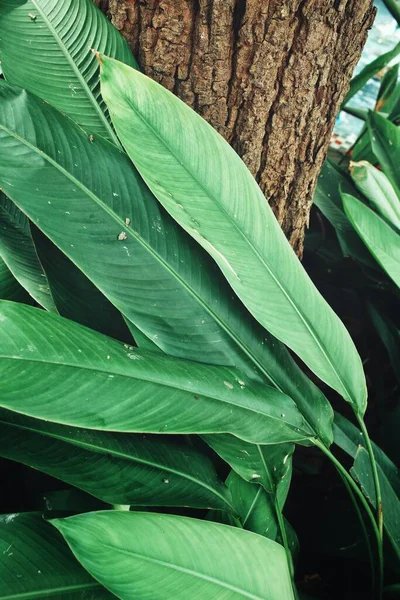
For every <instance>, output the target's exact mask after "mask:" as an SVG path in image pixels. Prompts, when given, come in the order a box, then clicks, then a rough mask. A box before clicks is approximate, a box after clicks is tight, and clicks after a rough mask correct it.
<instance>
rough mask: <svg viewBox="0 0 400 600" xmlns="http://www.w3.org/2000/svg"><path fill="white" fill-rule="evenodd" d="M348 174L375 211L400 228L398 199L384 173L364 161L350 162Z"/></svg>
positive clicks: (399, 202)
mask: <svg viewBox="0 0 400 600" xmlns="http://www.w3.org/2000/svg"><path fill="white" fill-rule="evenodd" d="M350 174H351V176H352V178H353V181H354V183H355V184H356V186H357V188H358V189H359V190H360V192H361V193H362V194H364V196H365V197H366V198H368V200H369V201H370V203H371V204H372V206H373V207H374V208H375V209H376V211H377V212H378V213H379V214H380V215H381V216H382V217H383V218H384V219H386V220H387V221H388V222H389V223H390V224H391V225H394V227H397V229H399V230H400V199H399V198H398V197H397V195H396V192H395V191H394V189H393V186H392V184H391V183H390V181H389V180H388V178H387V177H386V175H385V174H384V173H382V172H381V171H379V170H378V169H377V168H376V167H373V166H372V165H371V164H370V163H368V162H366V161H361V162H358V163H355V162H351V163H350Z"/></svg>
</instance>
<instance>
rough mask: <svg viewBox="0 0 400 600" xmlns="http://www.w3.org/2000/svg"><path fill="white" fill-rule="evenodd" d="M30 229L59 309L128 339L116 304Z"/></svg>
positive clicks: (39, 234) (38, 232) (89, 325)
mask: <svg viewBox="0 0 400 600" xmlns="http://www.w3.org/2000/svg"><path fill="white" fill-rule="evenodd" d="M31 230H32V236H33V240H34V243H35V247H36V250H37V253H38V256H39V259H40V262H41V263H42V265H43V268H44V270H45V272H46V275H47V278H48V281H49V286H50V290H51V295H52V297H53V299H54V302H55V304H56V306H57V310H58V313H59V314H60V315H61V316H62V317H66V318H67V319H72V320H73V321H76V322H77V323H80V324H81V325H85V326H86V327H90V329H95V330H96V331H99V332H100V333H104V334H105V335H109V336H111V337H113V338H116V339H118V340H121V341H123V342H129V343H131V342H132V335H131V334H130V332H129V330H128V328H127V326H126V324H125V321H124V319H123V317H122V316H121V313H120V312H119V311H118V310H117V309H116V308H115V306H113V305H112V304H111V302H110V301H109V300H107V298H106V297H105V296H104V294H102V293H101V292H100V291H99V290H98V289H97V288H96V287H95V285H94V284H93V283H92V282H91V281H90V279H88V278H87V277H86V276H85V275H84V274H83V273H82V271H81V270H80V269H79V268H78V267H77V266H75V265H74V263H73V262H71V261H70V260H69V259H68V258H67V257H66V256H65V254H63V253H62V252H61V251H60V250H59V249H58V248H57V246H55V245H54V244H53V243H52V242H51V241H50V240H49V239H48V238H46V237H45V236H44V235H43V234H42V232H41V231H40V230H39V229H38V228H37V227H35V225H32V224H31ZM94 307H95V310H94Z"/></svg>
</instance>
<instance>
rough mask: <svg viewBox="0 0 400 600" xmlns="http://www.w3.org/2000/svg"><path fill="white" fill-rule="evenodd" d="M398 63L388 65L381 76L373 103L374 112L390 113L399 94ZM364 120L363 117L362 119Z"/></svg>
mask: <svg viewBox="0 0 400 600" xmlns="http://www.w3.org/2000/svg"><path fill="white" fill-rule="evenodd" d="M398 79H399V63H397V64H396V65H393V67H389V68H388V69H387V71H386V73H385V74H384V76H383V77H382V82H381V85H380V88H379V92H378V96H377V99H376V104H375V111H376V112H383V113H385V114H386V115H388V114H389V113H391V111H392V109H393V107H394V106H395V104H396V102H397V100H398V98H399V96H400V85H399V84H398ZM364 120H365V119H364Z"/></svg>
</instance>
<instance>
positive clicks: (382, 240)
mask: <svg viewBox="0 0 400 600" xmlns="http://www.w3.org/2000/svg"><path fill="white" fill-rule="evenodd" d="M342 199H343V204H344V209H345V211H346V214H347V216H348V217H349V219H350V221H351V223H352V225H353V227H354V229H355V230H356V231H357V233H358V235H359V236H360V238H361V239H362V240H363V242H364V244H365V245H366V246H367V248H368V250H369V251H370V252H371V254H372V255H373V256H374V257H375V258H376V260H377V261H378V263H379V264H380V265H381V267H382V268H383V269H384V270H385V271H386V273H387V274H388V275H389V277H391V278H392V279H393V281H394V282H395V283H396V285H397V286H398V287H400V235H399V234H398V233H396V231H394V230H393V229H392V228H391V227H390V225H387V223H386V222H385V221H384V220H383V219H381V217H379V216H378V215H377V214H376V213H375V212H374V211H373V210H371V209H370V208H368V206H366V205H365V204H363V203H362V202H360V201H359V200H356V198H353V196H350V195H349V194H342Z"/></svg>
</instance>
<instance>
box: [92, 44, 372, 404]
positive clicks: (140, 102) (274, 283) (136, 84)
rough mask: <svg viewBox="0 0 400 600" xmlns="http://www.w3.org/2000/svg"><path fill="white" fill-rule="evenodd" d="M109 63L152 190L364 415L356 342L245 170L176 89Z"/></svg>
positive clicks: (254, 307)
mask: <svg viewBox="0 0 400 600" xmlns="http://www.w3.org/2000/svg"><path fill="white" fill-rule="evenodd" d="M101 61H102V70H101V82H102V84H101V90H102V95H103V98H104V99H105V101H106V103H107V106H108V108H109V111H110V115H111V118H112V121H113V124H114V126H115V128H116V131H117V133H118V135H119V137H120V139H121V141H122V143H123V145H124V147H125V149H126V151H127V153H128V155H129V156H130V158H131V159H132V161H133V162H134V164H135V165H136V166H137V168H138V170H139V172H140V173H141V175H142V176H143V178H144V179H145V181H146V183H147V184H148V186H149V187H150V189H151V190H152V192H153V193H154V194H155V196H156V197H157V198H158V200H159V201H160V202H161V204H162V205H163V206H164V207H165V208H166V209H167V210H168V212H169V213H170V214H171V215H172V216H173V218H174V219H175V220H176V221H177V222H178V223H179V224H180V225H181V226H182V227H183V228H184V229H185V230H186V231H187V232H188V233H189V234H190V235H191V236H192V237H193V238H194V239H195V240H196V241H197V242H198V243H199V244H200V245H201V246H202V247H203V248H204V249H205V250H206V251H207V252H208V253H209V254H210V255H211V256H212V257H213V259H214V260H215V261H216V263H217V264H218V266H219V267H220V269H221V270H222V272H223V273H224V275H225V277H226V279H227V280H228V282H229V283H230V285H231V286H232V288H233V289H234V290H235V292H236V293H237V295H238V296H239V298H240V299H241V300H242V301H243V303H244V304H245V305H246V306H247V308H248V309H249V311H250V312H251V313H252V314H253V315H254V317H255V318H256V319H257V320H258V321H259V322H260V323H261V324H262V325H263V326H264V327H266V329H268V330H269V331H270V332H271V333H272V334H273V335H274V336H275V337H277V338H278V339H280V340H281V341H283V342H284V343H285V344H287V345H288V346H289V347H290V348H291V349H292V350H294V352H296V353H297V354H298V355H299V356H300V357H301V358H302V360H303V361H304V362H305V363H306V364H307V365H308V366H309V367H310V368H311V369H312V370H313V371H314V372H315V373H316V374H317V375H318V376H319V377H320V378H321V379H322V380H323V381H325V382H326V383H328V384H329V385H330V386H331V387H333V388H334V389H336V390H337V391H338V392H339V393H340V394H342V395H343V397H344V398H345V399H346V400H347V401H348V402H350V403H352V404H353V406H354V408H355V410H357V411H358V412H360V413H363V412H364V410H365V406H366V388H365V379H364V373H363V370H362V365H361V361H360V358H359V356H358V354H357V351H356V349H355V347H354V344H353V342H352V340H351V338H350V336H349V334H348V332H347V330H346V329H345V327H344V325H343V324H342V323H341V321H340V320H339V319H338V317H337V316H336V315H335V313H334V312H333V311H332V310H331V309H330V307H329V306H328V304H327V303H326V302H325V300H324V299H323V298H322V296H321V295H320V294H319V292H318V291H317V290H316V288H315V287H314V285H313V284H312V282H311V280H310V279H309V277H308V275H307V274H306V272H305V271H304V269H303V268H302V266H301V264H300V263H299V261H298V259H297V257H296V256H295V254H294V252H293V250H292V248H291V247H290V245H289V243H288V242H287V240H286V238H285V236H284V234H283V232H282V230H281V229H280V227H279V224H278V222H277V221H276V219H275V217H274V215H273V213H272V210H271V208H270V207H269V205H268V203H267V202H266V201H265V198H264V196H263V194H262V192H261V190H260V188H259V187H258V185H257V184H256V182H255V180H254V179H253V177H252V176H251V174H250V172H249V171H248V170H247V168H246V167H245V165H244V163H243V162H242V161H241V159H240V158H239V157H238V155H237V154H236V153H235V152H234V150H233V149H232V148H231V147H230V146H229V144H228V143H227V142H226V141H225V140H224V139H223V138H222V137H221V136H220V135H219V134H218V133H217V132H216V131H215V130H213V129H212V127H211V126H210V125H208V124H207V123H206V122H205V121H204V120H203V119H202V118H201V117H199V116H198V115H197V114H196V113H195V112H194V111H193V110H191V109H190V108H189V107H187V106H186V105H185V104H184V103H183V102H181V101H180V100H179V99H178V98H176V97H175V96H174V95H173V94H171V93H170V92H169V91H168V90H166V89H164V88H163V87H162V86H160V85H159V84H157V83H156V82H155V81H152V80H151V79H149V78H148V77H146V76H145V75H142V74H141V73H139V72H138V71H135V70H134V69H132V68H130V67H128V66H126V65H124V64H122V63H120V62H119V61H115V60H113V59H110V58H106V57H103V56H102V57H101ZM155 163H156V164H157V168H156V169H155V168H154V165H155Z"/></svg>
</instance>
